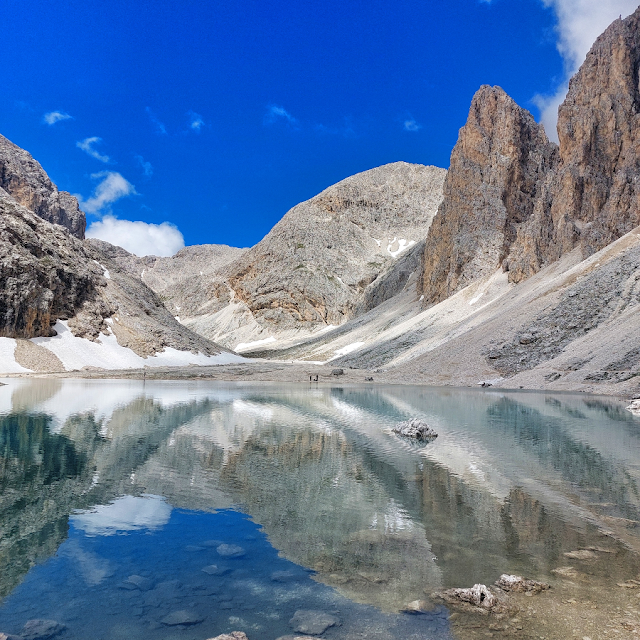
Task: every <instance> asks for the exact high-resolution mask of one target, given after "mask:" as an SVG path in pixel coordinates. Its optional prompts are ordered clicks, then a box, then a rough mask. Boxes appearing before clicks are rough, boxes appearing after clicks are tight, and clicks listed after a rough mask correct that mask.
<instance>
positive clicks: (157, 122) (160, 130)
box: [145, 107, 167, 136]
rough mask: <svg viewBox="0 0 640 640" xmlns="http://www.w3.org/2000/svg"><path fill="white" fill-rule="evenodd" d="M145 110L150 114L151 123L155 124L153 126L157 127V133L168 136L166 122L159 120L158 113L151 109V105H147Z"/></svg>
mask: <svg viewBox="0 0 640 640" xmlns="http://www.w3.org/2000/svg"><path fill="white" fill-rule="evenodd" d="M145 111H146V112H147V115H148V116H149V120H151V124H153V126H154V127H155V130H156V133H157V134H159V135H161V136H166V135H167V128H166V127H165V126H164V122H161V121H160V120H158V118H157V117H156V114H155V113H153V111H151V108H150V107H147V108H146V109H145Z"/></svg>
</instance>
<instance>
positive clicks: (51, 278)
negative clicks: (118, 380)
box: [0, 141, 238, 373]
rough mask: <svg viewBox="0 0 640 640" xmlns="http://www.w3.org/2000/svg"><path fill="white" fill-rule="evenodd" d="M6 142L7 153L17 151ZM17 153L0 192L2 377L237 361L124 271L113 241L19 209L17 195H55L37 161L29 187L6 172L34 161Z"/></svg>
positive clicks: (10, 160)
mask: <svg viewBox="0 0 640 640" xmlns="http://www.w3.org/2000/svg"><path fill="white" fill-rule="evenodd" d="M0 142H2V141H0ZM0 146H2V153H4V154H6V153H8V152H11V153H12V152H13V151H14V150H15V149H18V148H17V147H15V145H11V144H5V143H4V142H2V145H0ZM18 151H19V152H16V153H17V156H16V158H13V157H9V158H8V160H7V156H6V155H4V156H2V157H3V158H4V159H5V160H7V161H5V162H4V163H3V164H2V167H3V174H2V180H3V184H5V185H6V186H7V188H11V189H12V190H13V194H14V195H10V193H9V192H8V191H6V190H5V189H4V188H3V189H0V372H5V373H6V372H11V371H14V372H17V371H24V370H37V371H42V370H65V369H67V370H68V369H75V368H82V367H85V366H99V367H101V368H114V369H115V368H127V367H142V366H144V365H145V364H148V365H150V366H155V365H160V364H162V365H171V364H172V363H175V364H185V365H186V364H189V363H190V362H194V363H200V364H205V363H207V364H211V363H213V362H215V361H216V358H217V359H218V360H220V359H222V360H229V359H230V358H231V359H234V358H235V359H238V358H237V356H232V355H231V354H223V353H222V352H223V351H224V350H223V349H221V348H220V347H218V346H217V345H216V344H214V343H212V342H210V341H209V340H207V339H206V338H204V337H202V336H200V335H198V334H196V333H193V332H192V331H190V330H189V329H187V328H186V327H183V326H182V325H180V324H179V323H178V322H177V321H176V320H175V318H174V317H173V315H172V314H171V313H170V312H169V311H168V310H167V309H166V308H165V307H164V305H163V304H162V301H161V300H160V298H159V297H158V296H157V295H156V294H155V293H154V292H153V291H151V289H149V288H148V287H147V286H146V285H145V284H144V283H143V282H142V281H141V280H140V278H137V277H132V276H131V275H130V274H129V273H127V272H126V271H124V270H122V269H120V268H119V267H118V265H117V264H116V262H115V261H114V260H113V259H112V256H111V253H110V251H109V245H107V244H106V243H89V242H87V241H83V240H81V239H79V238H78V237H76V236H75V235H73V234H72V233H71V230H70V229H68V228H66V227H64V226H61V225H59V224H52V223H51V222H48V221H47V220H46V219H44V218H43V217H42V216H39V215H36V214H35V213H34V212H33V211H31V210H29V209H28V208H26V207H25V206H23V205H21V204H20V203H19V202H18V201H17V199H18V198H22V199H25V200H26V201H29V202H32V203H33V202H35V203H36V205H38V203H39V204H42V203H43V202H44V201H45V200H46V202H48V203H49V204H50V203H51V202H52V201H56V198H57V197H58V195H59V192H57V190H56V189H55V187H52V185H51V182H50V181H49V179H48V178H47V177H46V174H44V172H43V171H42V169H41V167H40V165H37V163H36V165H37V167H36V168H35V169H34V170H33V171H32V172H31V173H29V174H28V178H29V180H28V181H27V182H26V183H25V182H21V181H22V180H23V178H24V176H25V174H24V173H20V174H18V176H17V177H15V176H12V175H11V174H10V173H8V172H9V170H10V168H11V167H14V166H22V165H21V163H22V162H23V161H25V162H27V160H28V158H30V157H31V156H29V155H28V154H27V153H26V152H22V151H21V150H18ZM25 159H27V160H25ZM34 162H35V161H34ZM27 165H28V166H31V164H30V163H29V162H27ZM40 179H42V183H40V182H39V180H40ZM24 184H27V187H28V188H27V187H25V189H23V190H22V191H21V190H20V189H19V188H18V187H17V186H16V185H23V186H24ZM51 189H53V190H51ZM43 193H44V194H47V193H48V194H49V195H50V196H51V197H50V198H49V199H48V200H47V199H46V198H45V200H43V199H42V198H40V196H41V195H42V194H43ZM25 194H27V195H25ZM29 194H31V196H33V197H32V198H31V200H30V199H29V198H30V197H31V196H29ZM34 194H35V195H34ZM16 196H17V197H16ZM28 196H29V197H28ZM68 198H71V199H72V200H73V201H74V202H75V207H76V209H77V201H75V198H73V197H72V196H68ZM71 209H73V207H72V208H71ZM78 211H79V209H78ZM80 214H81V212H80ZM82 220H84V215H83V214H82Z"/></svg>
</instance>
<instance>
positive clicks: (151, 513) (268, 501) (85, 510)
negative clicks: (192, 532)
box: [0, 379, 640, 638]
mask: <svg viewBox="0 0 640 640" xmlns="http://www.w3.org/2000/svg"><path fill="white" fill-rule="evenodd" d="M7 382H8V384H7V386H4V387H0V411H1V414H0V595H1V596H2V597H5V596H8V597H7V598H6V601H5V604H4V606H3V607H0V631H6V629H5V628H3V619H4V618H3V616H5V617H6V619H7V620H8V621H10V622H12V623H14V622H15V621H16V620H18V618H19V617H20V615H22V618H23V619H24V620H27V619H29V618H36V617H43V616H42V615H41V612H39V611H37V610H33V611H26V610H25V611H23V612H21V611H20V608H21V607H22V608H23V609H25V605H24V603H22V604H21V603H20V602H18V600H19V599H20V598H22V597H23V596H22V595H20V588H18V589H16V587H17V585H19V583H20V582H21V581H22V580H24V579H25V576H26V574H27V572H29V570H30V569H31V568H32V567H34V565H40V566H36V567H35V568H34V569H33V570H32V571H31V573H30V574H29V576H31V575H32V574H34V571H35V572H37V571H38V570H42V571H45V572H46V570H47V569H45V567H46V566H48V565H47V563H46V561H47V559H48V558H51V557H52V556H54V554H56V553H57V554H58V556H57V557H59V558H61V559H60V560H59V562H63V563H64V562H70V560H69V559H70V558H71V559H72V560H73V562H74V563H75V564H76V565H77V566H79V567H81V570H80V576H81V579H82V584H79V585H78V589H79V590H83V589H86V587H95V588H106V585H108V584H109V581H110V580H113V579H114V578H113V576H114V575H116V574H118V570H117V569H116V568H114V567H117V566H118V562H119V560H118V558H117V557H108V555H106V556H105V555H104V554H109V553H110V554H117V553H120V551H117V550H115V549H116V547H115V546H114V547H113V548H111V547H110V549H111V550H110V551H107V550H106V548H105V549H102V551H101V553H102V554H103V555H100V552H99V550H98V549H97V547H96V545H95V544H94V543H91V544H89V542H86V540H87V539H88V538H95V537H98V538H100V537H102V538H104V537H105V536H110V535H112V534H115V533H117V534H119V535H122V534H128V535H129V536H133V538H135V539H136V540H138V538H139V536H140V535H147V536H148V535H151V538H153V537H154V536H160V535H161V533H160V532H163V531H164V534H163V535H165V536H166V535H168V534H167V532H168V531H171V532H172V533H171V535H172V536H174V538H175V537H177V539H178V541H179V543H180V544H182V545H183V546H184V544H189V543H187V542H184V541H180V533H179V531H180V528H179V526H178V524H177V523H176V520H175V518H177V516H175V517H174V516H172V515H171V514H172V510H174V509H181V510H190V511H193V512H209V514H211V515H210V516H207V517H213V514H214V513H215V512H218V513H220V514H225V513H227V514H228V513H231V512H229V511H228V510H229V509H232V508H233V509H235V510H237V511H239V512H242V513H245V514H248V515H249V516H250V517H251V519H252V520H253V522H254V523H257V525H259V526H260V527H261V528H262V529H261V531H263V532H264V533H265V534H266V535H267V536H268V542H269V543H270V544H271V545H272V546H273V547H275V549H277V550H278V552H279V554H280V556H281V557H282V558H283V561H285V560H286V561H288V562H291V563H295V565H299V566H301V567H304V568H307V569H310V570H313V571H315V574H314V579H315V580H316V581H317V582H319V583H322V584H324V585H327V586H329V587H333V588H334V589H335V591H337V592H338V593H339V594H341V596H344V597H346V598H348V599H349V601H351V602H354V603H360V604H362V605H370V606H373V607H375V608H376V610H378V611H381V612H383V613H384V612H386V613H389V614H392V613H397V612H399V611H400V610H401V609H402V608H403V607H404V606H405V605H406V604H407V603H409V602H411V601H414V600H418V599H420V600H424V599H425V598H427V597H428V595H429V594H431V593H432V592H434V591H438V590H441V589H443V588H450V587H457V586H471V585H473V584H475V583H478V582H481V583H485V584H491V583H493V582H494V581H495V580H496V579H497V578H498V576H499V575H500V574H501V573H517V574H520V575H526V576H527V577H530V578H535V579H542V580H545V581H548V582H552V583H553V582H554V581H556V582H557V580H558V579H557V577H556V576H555V575H554V574H553V573H552V571H553V569H555V568H558V567H561V566H563V565H567V564H568V560H567V558H566V557H565V556H564V554H565V553H567V552H571V551H573V550H576V549H584V548H588V547H590V546H594V545H595V546H596V547H597V546H600V547H601V546H602V545H603V544H605V543H606V544H605V546H608V547H609V548H610V549H611V550H612V551H614V553H613V554H612V559H611V560H610V561H609V562H607V563H604V564H602V563H601V564H597V565H594V566H593V567H591V573H594V574H597V575H598V579H600V580H604V581H607V580H610V581H612V582H616V581H617V582H619V581H621V580H626V579H629V578H635V577H636V576H637V575H638V571H639V570H640V566H639V563H638V561H637V552H638V550H639V547H640V545H639V544H638V536H637V533H638V532H637V529H636V526H637V524H638V522H639V521H640V513H639V509H640V495H639V482H640V456H639V455H638V454H639V453H640V437H639V430H638V424H639V422H638V420H637V419H636V418H634V417H633V416H632V415H631V414H629V413H628V412H626V411H624V409H623V408H622V407H621V405H620V404H618V403H615V402H613V401H611V402H610V401H608V400H602V399H598V398H594V397H578V396H573V395H548V394H542V393H539V394H534V393H524V392H522V393H515V392H514V393H503V392H499V393H498V392H486V391H480V390H478V391H476V390H459V389H433V388H424V387H367V388H358V387H335V388H331V387H316V386H313V387H309V386H306V385H300V386H291V385H289V386H282V385H275V384H274V385H265V384H262V385H251V384H231V383H229V384H224V383H206V382H192V383H185V382H153V383H146V384H144V383H142V382H138V381H91V380H57V379H42V380H38V379H34V380H19V379H12V380H8V381H7ZM415 416H419V417H423V418H425V419H426V420H427V422H429V424H431V425H432V426H433V427H435V429H436V430H437V431H438V432H439V434H440V436H439V438H438V439H437V440H435V441H434V442H432V443H429V444H426V445H425V444H415V443H411V442H407V441H406V440H403V439H401V438H399V437H397V436H395V435H393V434H392V433H390V431H389V428H390V427H391V426H392V425H393V424H395V423H396V422H398V421H400V420H404V419H407V418H411V417H415ZM192 517H193V518H196V519H197V517H196V516H195V515H194V516H192ZM204 517H205V516H204V514H203V515H202V518H204ZM186 519H188V518H186V516H183V517H182V520H180V522H182V526H187V524H186ZM183 521H184V522H183ZM189 523H190V524H189V525H188V526H189V527H190V529H193V528H194V526H195V525H194V524H193V522H192V521H191V520H189ZM211 526H217V525H214V521H213V520H211ZM251 526H255V525H251ZM257 531H258V530H257ZM203 535H204V533H203ZM244 535H245V536H247V535H249V537H250V538H252V537H253V538H255V536H256V535H258V533H253V534H248V533H247V532H246V531H245V533H244ZM133 538H132V539H133ZM253 538H252V539H253ZM105 539H106V538H105ZM162 539H163V540H165V538H162ZM185 539H186V538H185ZM83 540H85V542H83ZM140 540H142V541H143V542H144V540H145V539H144V538H140ZM603 540H604V543H603ZM116 542H117V541H116ZM105 544H106V543H105ZM110 544H111V543H110ZM163 544H166V545H169V544H170V543H169V542H166V541H165V542H163ZM171 544H173V543H171ZM192 544H193V545H195V546H196V547H197V545H198V541H197V539H194V540H192ZM238 544H242V545H243V546H246V545H247V543H246V541H245V542H244V543H241V542H238ZM256 544H257V543H256ZM265 544H267V543H266V541H265ZM61 545H62V546H61ZM87 545H89V546H87ZM91 545H93V547H92V548H91V549H90V548H89V547H90V546H91ZM113 545H115V542H114V543H113ZM113 545H112V546H113ZM116 546H117V545H116ZM265 549H266V547H265ZM265 549H262V551H261V552H260V554H262V556H265V554H267V551H265ZM267 555H268V554H267ZM202 557H204V556H202ZM265 557H266V556H265ZM64 558H67V560H66V561H65V560H64ZM52 562H54V560H53V559H52V560H50V561H49V565H50V568H49V569H48V570H49V571H53V567H54V565H52V564H51V563H52ZM158 562H161V561H160V560H158ZM198 562H199V561H198ZM42 563H45V565H44V566H43V565H42ZM196 564H197V562H196ZM201 564H202V563H201ZM573 564H575V563H573ZM55 566H56V567H58V568H57V569H56V571H62V569H60V566H62V565H60V566H58V565H55ZM64 566H67V565H64ZM237 566H238V567H240V566H241V565H240V564H238V565H237ZM256 567H257V565H254V567H253V570H255V571H258V569H257V568H256ZM134 569H135V567H134ZM147 569H148V571H149V572H150V573H153V567H151V569H149V568H148V567H147ZM242 570H249V569H246V567H245V568H244V569H242ZM238 571H241V570H240V569H238ZM264 571H267V569H266V568H265V569H264ZM130 573H138V572H137V571H134V570H133V569H132V570H131V571H130ZM43 575H45V574H43ZM238 575H241V574H238ZM265 575H266V574H265ZM125 577H126V576H125ZM170 577H171V576H170V575H164V579H165V581H166V580H168V579H169V578H170ZM29 579H31V580H33V578H31V577H27V582H28V581H29ZM118 579H119V580H122V577H119V578H118ZM181 579H183V578H181ZM50 581H51V583H52V584H54V583H55V580H53V579H51V580H50ZM183 582H184V580H183ZM25 584H26V583H25ZM100 585H102V586H100ZM31 589H32V590H33V587H31ZM327 593H329V592H327ZM9 594H12V595H9ZM323 594H324V592H323ZM38 597H39V601H40V602H42V601H43V600H45V599H46V594H45V593H41V594H40V595H39V596H38ZM313 597H316V596H313ZM318 597H320V596H318ZM325 597H328V596H325V595H322V598H325ZM336 597H337V596H336ZM309 598H311V596H309ZM14 600H15V603H14V602H13V601H14ZM334 604H335V603H334ZM138 605H139V603H138ZM138 605H136V607H134V608H135V609H136V611H138V613H139V618H140V619H141V620H145V621H146V622H148V623H149V624H150V625H151V627H150V628H152V629H153V625H154V620H156V621H157V618H158V616H159V613H154V611H153V610H152V609H145V606H146V605H145V606H138ZM281 605H282V603H281ZM281 605H278V604H277V603H275V602H273V603H271V604H270V605H269V607H270V613H273V612H274V611H275V612H276V613H277V611H278V607H279V606H281ZM12 606H13V607H14V608H13V609H11V607H12ZM282 606H284V605H282ZM336 606H337V605H336ZM299 608H300V607H299ZM302 608H314V607H302ZM285 609H286V607H285ZM140 611H141V612H142V613H140ZM258 613H261V614H262V615H264V616H266V615H267V613H266V612H264V611H263V612H258ZM85 615H88V616H91V613H90V612H88V613H86V614H85ZM123 615H124V613H123ZM154 615H155V618H154ZM255 615H258V614H255ZM287 615H288V614H287ZM367 615H368V616H369V618H370V619H371V614H370V613H369V614H367ZM434 616H435V617H434V620H435V619H436V618H437V610H436V614H434ZM245 617H246V616H245ZM409 617H411V618H419V617H420V616H417V617H416V616H406V614H405V615H402V616H399V617H398V619H404V618H409ZM235 618H238V616H235ZM235 618H234V620H235ZM239 619H240V618H239ZM274 619H275V618H274ZM24 620H23V621H24ZM225 620H227V618H225ZM394 620H395V619H394ZM245 622H246V620H245ZM431 622H432V621H431ZM431 622H430V624H431ZM156 624H157V622H156ZM216 624H217V625H218V626H216V627H215V629H214V630H217V629H218V628H219V630H218V631H217V632H222V631H224V630H225V629H224V628H222V627H220V624H221V623H220V622H219V621H218V622H217V623H216ZM225 624H227V625H231V627H233V628H236V627H238V624H240V623H235V625H236V627H234V626H233V624H232V623H231V622H225ZM246 624H247V625H248V624H249V623H246ZM255 624H257V623H255ZM255 624H254V627H255ZM278 624H280V623H278ZM394 624H396V622H394ZM412 624H413V623H412ZM415 624H417V622H416V623H415ZM433 624H435V622H434V623H433ZM274 625H275V626H273V625H272V626H273V633H274V634H275V633H276V632H278V633H284V631H283V630H282V629H280V628H279V627H278V625H277V624H275V623H274ZM285 626H286V625H285ZM68 628H69V630H72V629H73V624H72V622H68ZM198 628H199V627H198V626H195V627H192V628H191V631H190V632H191V634H192V636H193V634H194V630H197V629H198ZM225 628H226V627H225ZM255 628H257V627H255ZM430 628H433V629H434V630H436V627H433V625H432V627H430ZM264 629H270V627H269V626H268V625H267V627H265V628H264ZM17 630H19V629H14V632H15V631H17ZM164 630H166V629H164V627H162V628H159V629H155V630H153V636H152V637H164V636H162V633H163V632H164ZM245 630H247V632H248V633H249V637H250V638H251V632H250V626H248V627H247V629H245ZM437 631H438V635H437V637H445V636H443V634H444V633H445V631H444V628H443V627H437ZM167 632H168V630H167ZM68 633H71V631H68ZM262 633H263V635H259V637H270V636H269V633H270V632H268V631H263V632H262ZM403 633H406V634H409V631H407V630H405V631H404V632H403ZM411 633H413V632H411ZM114 634H115V632H114ZM264 634H266V635H264ZM424 634H427V635H424ZM116 636H117V634H115V635H113V637H116ZM70 637H71V636H70ZM105 637H107V636H105ZM150 637H151V636H150ZM171 637H173V636H171ZM190 637H191V636H190ZM193 637H202V638H206V637H209V636H208V635H206V634H204V631H203V632H202V634H201V635H198V634H197V633H196V635H195V636H193ZM273 637H274V638H275V637H276V636H275V635H273ZM323 637H327V638H329V637H336V638H338V637H341V636H340V631H339V630H338V629H337V628H333V629H329V630H328V631H327V632H326V633H325V635H324V636H323ZM371 637H373V636H371ZM380 637H383V636H380ZM406 637H410V634H409V635H407V636H406ZM417 637H429V636H428V632H427V631H424V633H423V635H419V636H417Z"/></svg>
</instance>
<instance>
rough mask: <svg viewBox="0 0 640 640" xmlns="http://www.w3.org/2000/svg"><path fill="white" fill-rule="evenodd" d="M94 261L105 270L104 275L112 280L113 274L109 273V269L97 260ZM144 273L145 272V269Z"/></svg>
mask: <svg viewBox="0 0 640 640" xmlns="http://www.w3.org/2000/svg"><path fill="white" fill-rule="evenodd" d="M94 262H95V263H96V264H97V265H98V266H99V267H100V268H101V269H102V271H104V273H103V274H102V275H103V276H104V277H105V278H106V279H107V280H111V276H110V275H109V269H107V268H106V267H105V266H104V265H101V264H100V263H99V262H98V261H97V260H94ZM142 273H144V271H143V272H142Z"/></svg>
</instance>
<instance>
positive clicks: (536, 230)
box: [422, 8, 640, 304]
mask: <svg viewBox="0 0 640 640" xmlns="http://www.w3.org/2000/svg"><path fill="white" fill-rule="evenodd" d="M639 64H640V8H639V9H638V10H636V12H635V13H633V14H632V15H631V16H629V17H628V18H626V19H624V20H616V21H615V22H614V23H613V24H612V25H611V26H610V27H609V28H608V29H607V30H606V31H605V32H604V33H603V34H602V35H601V36H600V37H599V38H598V39H597V41H596V42H595V44H594V45H593V47H592V49H591V51H590V52H589V53H588V55H587V57H586V60H585V62H584V63H583V65H582V67H581V68H580V70H579V71H578V73H577V74H576V75H575V76H574V77H573V78H572V80H571V83H570V86H569V92H568V95H567V98H566V100H565V101H564V103H563V104H562V105H561V106H560V109H559V112H558V114H559V115H558V136H559V140H560V147H559V149H558V148H557V147H556V146H555V145H554V144H552V143H550V142H549V141H548V139H547V137H546V135H545V133H544V130H543V128H542V127H541V126H540V125H537V124H536V123H535V122H534V121H533V118H532V116H531V114H529V113H528V112H527V111H525V110H524V109H521V108H520V107H518V106H517V105H516V104H515V103H514V102H513V100H511V99H510V98H509V97H508V96H507V95H506V94H505V93H504V92H503V91H502V90H501V89H499V88H498V87H482V88H481V89H480V90H479V91H478V93H477V94H476V95H475V96H474V99H473V102H472V105H471V110H470V113H469V119H468V121H467V124H466V125H465V126H464V127H463V128H462V129H461V131H460V137H459V139H458V142H457V144H456V146H455V148H454V150H453V153H452V156H451V167H450V170H449V174H448V175H447V179H446V181H445V188H444V191H445V197H444V201H443V203H442V205H441V206H440V208H439V211H438V214H437V215H436V217H435V218H434V221H433V224H432V226H431V229H430V232H429V236H428V238H427V241H426V245H425V251H424V259H423V274H422V291H423V293H424V296H425V303H426V304H431V303H436V302H440V301H442V300H444V299H445V298H447V297H448V296H450V295H451V294H453V293H455V291H457V290H459V289H461V288H463V287H464V286H466V285H468V284H470V283H471V282H473V281H475V280H477V279H479V278H482V277H484V276H486V275H488V274H489V273H491V272H493V271H495V270H496V269H498V268H500V267H502V268H503V269H504V270H505V271H508V272H509V280H510V281H511V282H515V283H517V282H521V281H522V280H524V279H526V278H528V277H530V276H531V275H533V274H534V273H537V272H538V271H539V270H540V269H541V268H542V267H544V266H545V265H547V264H550V263H552V262H554V261H556V260H558V259H559V258H560V257H561V256H563V255H565V254H567V253H568V252H570V251H571V250H573V249H574V248H575V247H577V246H579V247H580V249H581V252H582V255H583V257H587V256H589V255H591V254H592V253H594V252H596V251H598V250H599V249H601V248H603V247H605V246H607V245H608V244H610V243H611V242H613V241H614V240H616V239H618V238H620V237H621V236H623V235H624V234H625V233H628V232H629V231H630V230H631V229H633V228H634V227H636V226H638V224H640V207H639V200H638V193H639V190H640V183H639V182H638V178H637V176H638V171H639V168H640V150H639V149H638V138H639V135H640V115H638V114H639V111H640V90H639V88H638V78H637V76H638V73H637V69H638V65H639Z"/></svg>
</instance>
